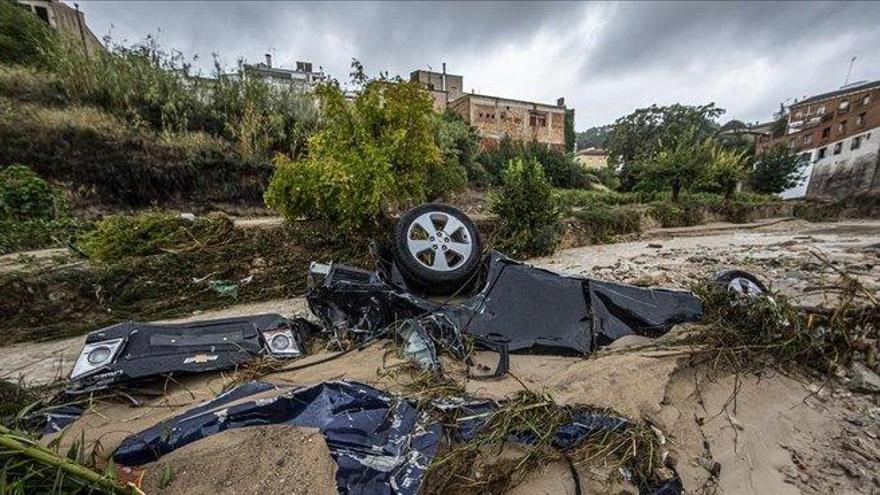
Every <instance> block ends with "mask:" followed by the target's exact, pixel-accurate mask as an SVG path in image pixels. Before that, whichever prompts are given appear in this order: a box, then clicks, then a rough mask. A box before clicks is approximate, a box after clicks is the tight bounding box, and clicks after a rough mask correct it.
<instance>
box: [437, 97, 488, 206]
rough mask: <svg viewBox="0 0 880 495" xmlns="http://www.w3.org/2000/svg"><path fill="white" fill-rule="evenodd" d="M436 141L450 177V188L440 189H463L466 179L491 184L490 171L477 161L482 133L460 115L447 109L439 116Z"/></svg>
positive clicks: (482, 184)
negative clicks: (480, 134) (478, 132)
mask: <svg viewBox="0 0 880 495" xmlns="http://www.w3.org/2000/svg"><path fill="white" fill-rule="evenodd" d="M436 141H437V146H439V147H440V153H441V154H442V156H443V164H444V167H445V168H446V170H445V171H443V172H445V173H442V175H443V176H448V178H449V182H448V183H447V184H448V185H447V186H446V187H444V186H442V185H441V187H440V189H444V190H455V189H460V188H461V187H463V186H464V185H465V183H466V182H470V183H472V184H475V185H478V186H485V185H488V184H489V180H490V178H489V174H488V173H487V172H486V170H485V169H484V168H483V166H482V165H480V163H478V162H477V155H478V154H479V152H480V136H479V134H477V130H476V129H475V128H474V127H473V126H471V125H470V124H468V123H467V122H465V120H464V119H463V118H461V116H460V115H458V114H457V113H455V112H453V111H451V110H448V109H447V110H446V112H444V113H443V114H441V115H440V116H439V117H438V119H437V126H436ZM438 182H445V181H442V180H439V181H438Z"/></svg>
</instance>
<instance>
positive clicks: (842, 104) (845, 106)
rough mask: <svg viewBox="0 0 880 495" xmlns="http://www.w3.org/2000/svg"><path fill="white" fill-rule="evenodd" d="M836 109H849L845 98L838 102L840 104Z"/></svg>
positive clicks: (844, 110) (843, 110)
mask: <svg viewBox="0 0 880 495" xmlns="http://www.w3.org/2000/svg"><path fill="white" fill-rule="evenodd" d="M837 109H838V110H840V111H841V112H846V111H847V110H849V102H848V101H847V100H843V101H841V102H840V105H838V106H837Z"/></svg>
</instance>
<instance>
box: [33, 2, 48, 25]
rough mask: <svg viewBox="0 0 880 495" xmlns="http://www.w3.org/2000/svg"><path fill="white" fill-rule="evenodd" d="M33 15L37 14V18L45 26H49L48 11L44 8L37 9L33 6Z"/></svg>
mask: <svg viewBox="0 0 880 495" xmlns="http://www.w3.org/2000/svg"><path fill="white" fill-rule="evenodd" d="M34 13H35V14H37V17H39V18H40V19H42V20H43V22H45V23H46V24H49V10H48V9H46V7H38V6H36V5H34Z"/></svg>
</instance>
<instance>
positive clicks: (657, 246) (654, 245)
mask: <svg viewBox="0 0 880 495" xmlns="http://www.w3.org/2000/svg"><path fill="white" fill-rule="evenodd" d="M648 247H649V248H654V249H660V248H662V247H663V244H659V243H656V242H649V243H648Z"/></svg>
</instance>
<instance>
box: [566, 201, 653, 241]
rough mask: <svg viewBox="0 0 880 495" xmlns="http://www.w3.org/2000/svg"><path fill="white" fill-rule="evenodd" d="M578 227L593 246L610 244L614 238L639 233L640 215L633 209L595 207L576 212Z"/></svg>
mask: <svg viewBox="0 0 880 495" xmlns="http://www.w3.org/2000/svg"><path fill="white" fill-rule="evenodd" d="M574 217H575V219H576V220H577V221H578V224H579V226H581V227H583V228H585V229H586V230H587V231H588V235H589V238H590V241H591V242H592V243H594V244H602V243H607V242H611V241H612V240H613V239H614V236H616V235H620V234H631V233H634V232H641V230H642V222H641V219H642V215H641V212H640V211H639V210H638V209H636V208H633V207H625V206H624V207H613V208H612V207H609V206H604V205H595V206H590V207H587V208H584V209H582V210H579V211H576V212H575V213H574Z"/></svg>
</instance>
